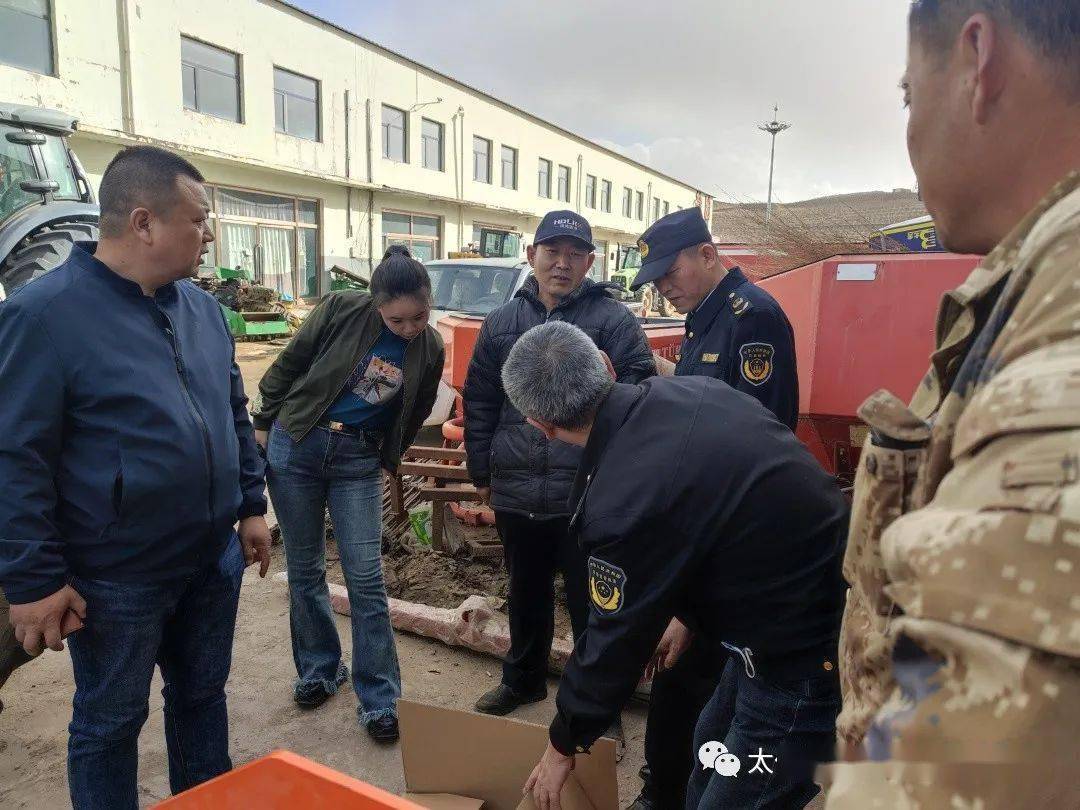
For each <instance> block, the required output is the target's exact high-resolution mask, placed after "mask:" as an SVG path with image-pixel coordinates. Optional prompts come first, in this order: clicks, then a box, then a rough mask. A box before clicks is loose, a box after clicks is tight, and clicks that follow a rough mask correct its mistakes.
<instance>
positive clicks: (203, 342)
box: [0, 146, 270, 810]
mask: <svg viewBox="0 0 1080 810" xmlns="http://www.w3.org/2000/svg"><path fill="white" fill-rule="evenodd" d="M202 180H203V177H202V175H201V174H200V173H199V171H198V170H197V169H196V168H195V167H194V166H192V165H191V164H190V163H188V162H187V161H186V160H183V159H182V158H180V157H177V156H175V155H172V154H170V153H168V152H166V151H164V150H161V149H157V148H154V147H149V146H136V147H131V148H128V149H125V150H123V151H122V152H120V153H119V154H118V155H117V156H116V158H114V160H113V161H112V163H110V164H109V167H108V168H107V169H106V170H105V174H104V176H103V177H102V180H101V189H100V194H99V196H100V199H101V241H100V242H98V243H97V245H96V246H95V245H93V244H89V245H83V246H81V247H80V246H77V247H76V248H75V249H74V250H73V251H72V254H71V257H70V258H69V259H68V261H67V262H65V263H64V264H62V265H61V266H60V267H59V268H57V269H56V270H55V271H54V272H52V273H50V274H48V275H46V276H44V277H42V278H40V279H38V280H35V281H32V282H30V283H29V284H27V285H26V286H25V287H23V288H21V289H20V290H18V291H17V292H16V293H15V294H14V295H12V296H11V297H10V298H9V299H8V300H7V301H6V302H5V303H4V304H3V305H2V306H0V347H3V351H2V353H0V390H3V392H4V399H5V404H4V407H3V408H0V587H2V588H3V590H4V592H5V594H6V595H7V599H8V601H9V602H10V603H11V616H10V617H11V623H12V625H13V626H14V628H15V634H16V637H17V638H18V640H19V642H20V643H21V644H22V645H23V647H24V648H25V650H26V651H27V652H28V653H30V654H37V653H38V652H40V651H41V650H42V649H43V648H44V647H45V646H47V647H50V648H52V649H54V650H61V649H63V643H62V641H61V639H62V638H63V637H64V636H65V635H67V634H68V633H71V635H70V638H68V642H69V645H70V648H71V660H72V666H73V670H74V675H75V700H74V712H73V717H72V722H71V726H70V739H69V742H68V781H69V784H70V790H71V800H72V804H73V805H74V807H75V808H76V809H77V810H81V809H82V808H110V810H114V809H115V808H125V809H126V808H136V807H137V806H138V801H137V756H138V736H139V731H140V729H141V728H142V725H143V723H144V722H145V721H146V717H147V714H148V697H149V691H150V680H151V677H152V675H153V671H154V666H155V664H156V665H157V666H160V667H161V672H162V676H163V679H164V681H165V689H164V697H165V706H164V714H165V735H166V742H167V745H168V752H169V781H170V786H171V788H172V790H173V792H174V793H176V792H180V791H182V790H186V789H187V788H190V787H192V786H194V785H197V784H199V783H200V782H204V781H206V780H208V779H210V778H212V777H214V776H217V775H218V774H221V773H223V772H224V771H227V770H228V769H229V768H231V767H232V765H231V762H230V760H229V753H228V721H227V717H226V708H225V682H226V680H227V678H228V674H229V666H230V655H231V651H232V640H233V631H234V627H235V623H236V609H237V601H238V597H239V591H240V581H241V578H242V576H243V571H244V568H245V567H246V565H248V564H250V563H252V562H254V561H255V560H256V559H257V560H258V561H259V562H260V563H261V570H260V574H262V575H263V576H265V573H266V569H267V567H268V565H269V562H270V533H269V530H268V529H267V526H266V520H265V518H264V517H263V515H264V514H265V512H266V499H265V496H264V494H263V493H264V486H263V483H264V482H263V462H262V460H261V458H260V456H259V453H258V448H257V446H256V444H255V441H254V436H253V430H252V427H251V422H250V420H249V418H248V413H247V407H246V405H247V399H246V398H245V396H244V390H243V382H242V380H241V377H240V372H239V369H238V368H237V366H236V362H235V359H234V350H233V342H232V339H231V337H230V335H229V331H228V328H227V327H226V324H225V320H224V318H223V317H222V313H221V311H220V308H219V307H218V304H217V302H216V301H215V300H214V299H213V298H212V297H211V296H209V295H207V294H206V293H205V292H203V291H202V290H200V289H198V288H197V287H196V286H195V285H193V284H191V283H190V282H188V281H187V280H186V279H189V278H192V277H194V276H195V275H196V273H197V269H198V266H199V264H200V258H201V256H202V254H204V253H205V252H206V245H207V243H209V242H210V241H212V240H213V235H212V234H211V232H210V229H209V227H208V217H209V204H208V201H207V197H206V192H205V190H204V189H203V186H202ZM237 523H239V530H238V532H237V530H236V529H234V527H235V526H236V524H237Z"/></svg>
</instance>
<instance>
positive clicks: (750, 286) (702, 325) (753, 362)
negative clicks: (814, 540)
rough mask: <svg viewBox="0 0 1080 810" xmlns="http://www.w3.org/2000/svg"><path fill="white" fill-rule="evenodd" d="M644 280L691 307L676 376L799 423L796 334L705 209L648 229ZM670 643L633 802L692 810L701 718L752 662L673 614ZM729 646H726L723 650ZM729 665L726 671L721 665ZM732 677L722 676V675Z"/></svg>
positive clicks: (732, 698)
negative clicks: (722, 252) (715, 384)
mask: <svg viewBox="0 0 1080 810" xmlns="http://www.w3.org/2000/svg"><path fill="white" fill-rule="evenodd" d="M638 249H639V251H640V253H641V256H642V265H641V269H640V270H639V271H638V273H637V276H635V278H634V282H633V284H632V285H631V286H632V287H634V288H637V287H640V286H641V285H643V284H647V283H653V284H655V285H656V287H657V289H658V290H659V291H660V292H662V293H663V294H664V295H665V296H667V297H668V298H669V299H670V300H671V302H672V304H673V305H674V306H675V308H676V309H678V311H679V312H681V313H682V314H684V315H686V338H685V340H683V342H682V346H681V347H680V348H679V354H678V355H677V356H676V359H677V360H678V362H677V364H676V365H675V369H674V374H675V376H676V377H688V376H692V375H693V376H701V377H712V378H714V379H717V380H720V381H721V382H725V383H727V384H728V385H729V386H731V387H732V388H734V389H735V390H736V391H742V392H743V393H745V394H749V395H750V396H752V397H753V398H754V399H756V400H757V401H758V402H760V403H761V404H762V405H764V406H765V407H766V408H768V409H769V410H770V411H772V412H773V414H774V415H775V416H776V418H777V419H778V420H780V421H781V422H783V423H784V424H785V425H787V426H788V427H789V428H791V429H792V430H795V428H796V425H797V422H798V416H799V376H798V373H797V369H796V364H795V334H794V332H793V331H792V328H791V324H790V323H789V322H788V319H787V316H786V315H785V314H784V310H783V309H782V308H781V307H780V304H778V303H777V301H776V299H774V298H773V297H772V296H771V295H769V293H768V292H767V291H766V290H763V289H762V288H761V287H759V286H757V285H756V284H754V283H752V282H751V281H749V280H747V278H746V276H745V275H743V273H742V271H741V270H740V269H739V268H738V267H733V268H731V269H730V270H728V269H727V268H725V267H724V265H723V262H722V261H721V259H720V256H719V254H718V253H717V250H716V246H715V245H714V244H713V241H712V234H711V233H710V232H709V226H708V224H707V223H706V222H705V218H704V217H703V216H702V215H701V211H700V209H698V208H687V209H684V210H682V211H675V212H674V213H671V214H668V215H667V216H666V217H662V218H661V219H658V220H657V221H656V222H655V223H653V225H652V226H651V227H650V228H649V229H648V230H647V231H645V233H643V234H642V235H641V238H640V239H639V240H638ZM661 646H662V647H664V648H665V650H666V652H667V655H666V656H665V657H664V659H663V660H661V661H660V662H659V665H658V666H657V671H656V674H655V677H654V678H653V682H652V693H651V695H650V699H649V719H648V723H647V724H646V730H645V764H646V767H644V768H642V769H641V775H642V779H643V780H644V785H643V786H642V789H641V794H640V795H639V796H638V798H637V800H636V801H635V802H634V803H633V804H632V805H630V808H629V810H682V808H683V806H684V804H685V796H684V793H685V788H686V780H687V777H688V776H689V775H690V772H691V771H692V770H693V769H694V768H695V766H696V765H697V757H696V756H695V755H694V754H695V752H693V751H691V746H692V744H693V735H694V723H695V722H696V721H697V717H698V715H699V714H701V710H702V708H703V707H704V706H705V704H706V703H708V702H709V700H710V699H711V698H712V697H713V695H714V693H715V692H716V687H717V684H719V683H723V684H724V690H725V694H726V695H727V707H728V708H727V716H728V717H730V716H731V715H732V714H733V713H734V711H735V704H736V701H737V696H736V684H737V681H738V677H737V676H738V669H739V668H741V667H742V662H741V661H739V660H738V659H737V658H734V657H732V658H730V659H729V660H728V661H727V662H726V663H723V655H722V654H721V655H717V654H716V650H713V649H711V648H710V647H709V645H708V643H707V642H706V641H705V640H704V639H701V638H698V639H692V636H691V633H690V631H689V629H688V628H687V627H686V626H685V625H683V624H682V623H681V622H680V621H679V620H678V619H672V622H671V625H670V626H669V627H668V629H667V631H666V632H665V633H664V638H663V639H662V640H661ZM721 650H722V648H721ZM721 667H722V672H721ZM721 675H722V677H721Z"/></svg>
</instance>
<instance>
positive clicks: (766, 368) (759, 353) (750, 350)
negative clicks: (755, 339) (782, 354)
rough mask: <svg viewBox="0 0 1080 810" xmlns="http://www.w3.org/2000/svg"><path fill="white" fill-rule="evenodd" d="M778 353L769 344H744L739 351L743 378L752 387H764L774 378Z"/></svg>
mask: <svg viewBox="0 0 1080 810" xmlns="http://www.w3.org/2000/svg"><path fill="white" fill-rule="evenodd" d="M775 354H776V351H775V350H774V349H773V347H772V345H771V344H769V343H744V344H743V345H742V347H740V349H739V359H740V360H741V361H742V363H741V365H740V366H739V370H740V372H741V373H742V378H743V379H744V380H746V381H747V382H748V383H750V384H751V385H764V384H765V383H767V382H768V381H769V378H770V377H772V373H773V356H774V355H775Z"/></svg>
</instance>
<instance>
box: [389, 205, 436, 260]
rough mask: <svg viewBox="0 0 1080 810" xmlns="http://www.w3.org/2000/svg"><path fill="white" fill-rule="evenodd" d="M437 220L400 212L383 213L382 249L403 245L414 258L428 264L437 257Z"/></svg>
mask: <svg viewBox="0 0 1080 810" xmlns="http://www.w3.org/2000/svg"><path fill="white" fill-rule="evenodd" d="M439 231H440V228H439V218H438V217H432V216H426V215H424V214H409V213H404V212H401V211H383V213H382V232H383V249H384V250H385V249H386V248H388V247H390V245H405V246H407V247H408V248H409V250H410V251H411V252H412V255H413V257H414V258H416V259H419V260H420V261H422V262H430V261H432V260H434V259H437V258H438V257H439Z"/></svg>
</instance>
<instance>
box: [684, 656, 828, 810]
mask: <svg viewBox="0 0 1080 810" xmlns="http://www.w3.org/2000/svg"><path fill="white" fill-rule="evenodd" d="M732 674H735V675H737V681H738V682H737V684H736V687H735V688H736V695H735V714H734V716H732V715H731V713H730V712H731V706H730V702H731V701H730V694H729V688H730V684H728V685H727V687H725V684H724V683H721V684H720V686H718V687H717V690H716V692H715V693H714V695H713V697H712V699H711V700H710V701H709V703H708V704H707V705H706V706H705V709H704V710H703V711H702V713H701V717H700V718H698V723H697V729H696V731H695V733H694V759H695V766H694V771H693V775H692V776H691V777H690V783H689V785H688V786H687V793H686V807H687V810H718V809H719V808H738V810H764V809H765V808H768V809H769V810H788V808H793V809H794V808H802V807H805V806H806V805H807V804H808V803H809V802H810V800H811V799H813V798H814V796H815V795H817V792H818V787H817V785H816V784H814V778H813V777H814V767H815V765H816V764H817V763H819V762H828V761H831V760H832V759H833V758H834V751H835V744H836V715H837V714H839V712H840V684H839V679H838V678H837V677H836V676H835V673H834V674H833V675H831V676H825V677H815V678H808V679H805V680H798V681H770V680H767V679H766V678H765V677H763V676H762V675H761V673H758V674H757V675H756V676H755V677H753V678H751V677H749V676H748V675H747V674H746V671H745V669H744V668H743V665H742V662H741V661H739V660H737V659H734V658H733V659H732V660H731V662H730V663H729V665H728V666H727V667H726V669H725V671H724V681H725V682H726V681H728V680H729V679H730V676H731V675H732ZM729 721H730V724H729V725H728V727H727V731H726V733H724V730H723V727H724V726H725V725H726V724H728V723H729ZM709 742H722V743H723V744H724V745H725V746H726V747H727V749H728V751H729V752H730V753H731V754H734V755H735V756H736V757H737V758H738V760H739V770H738V773H737V775H734V776H732V775H725V773H724V772H723V771H722V770H719V769H717V770H713V769H710V768H705V767H702V765H701V763H700V762H698V761H697V758H698V754H699V752H700V751H701V749H702V746H704V745H706V744H707V743H709ZM713 753H714V754H715V753H716V752H715V750H714V751H713Z"/></svg>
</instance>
